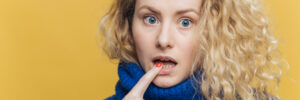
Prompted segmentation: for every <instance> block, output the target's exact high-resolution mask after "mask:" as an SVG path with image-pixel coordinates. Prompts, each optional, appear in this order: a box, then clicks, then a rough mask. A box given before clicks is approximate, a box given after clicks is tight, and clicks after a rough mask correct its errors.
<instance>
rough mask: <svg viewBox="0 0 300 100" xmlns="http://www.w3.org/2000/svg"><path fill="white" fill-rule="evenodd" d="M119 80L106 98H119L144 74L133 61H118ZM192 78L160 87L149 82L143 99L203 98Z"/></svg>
mask: <svg viewBox="0 0 300 100" xmlns="http://www.w3.org/2000/svg"><path fill="white" fill-rule="evenodd" d="M118 74H119V81H118V82H117V85H116V87H115V88H116V94H115V95H113V96H111V97H109V98H107V99H106V100H121V99H122V98H123V97H124V96H125V95H126V94H127V93H128V92H129V91H130V90H131V89H132V88H133V87H134V86H135V84H136V83H137V82H138V80H139V79H140V78H141V77H142V76H143V75H144V74H145V72H144V71H143V69H142V68H141V66H139V65H137V64H134V63H125V62H120V63H119V66H118ZM192 82H193V79H192V78H188V79H186V80H184V81H183V82H181V83H179V84H177V85H175V86H173V87H170V88H160V87H157V86H156V85H154V84H153V83H151V84H150V85H149V87H148V88H147V90H146V92H145V94H144V99H145V100H205V99H204V96H203V95H202V94H201V93H199V92H196V91H195V89H194V88H193V87H192Z"/></svg>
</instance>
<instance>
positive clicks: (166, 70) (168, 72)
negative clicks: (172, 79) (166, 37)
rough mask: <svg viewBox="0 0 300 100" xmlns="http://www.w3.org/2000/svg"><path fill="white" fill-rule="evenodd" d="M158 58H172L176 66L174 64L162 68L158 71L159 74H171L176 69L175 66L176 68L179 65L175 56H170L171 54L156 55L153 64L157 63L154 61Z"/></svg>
mask: <svg viewBox="0 0 300 100" xmlns="http://www.w3.org/2000/svg"><path fill="white" fill-rule="evenodd" d="M157 59H168V60H170V61H172V62H174V63H175V66H173V67H172V68H162V69H161V70H160V72H159V73H158V75H167V74H171V73H172V72H174V71H175V68H176V67H177V65H178V63H177V61H176V60H175V59H174V58H172V57H170V56H156V57H154V58H153V59H152V64H153V66H154V65H155V63H154V61H155V60H157Z"/></svg>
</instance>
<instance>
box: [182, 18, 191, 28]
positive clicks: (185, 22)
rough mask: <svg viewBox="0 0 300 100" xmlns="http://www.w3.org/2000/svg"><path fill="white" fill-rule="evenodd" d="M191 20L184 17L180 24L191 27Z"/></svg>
mask: <svg viewBox="0 0 300 100" xmlns="http://www.w3.org/2000/svg"><path fill="white" fill-rule="evenodd" d="M190 22H191V21H190V20H188V19H183V20H181V22H180V24H181V25H182V26H183V27H189V26H190Z"/></svg>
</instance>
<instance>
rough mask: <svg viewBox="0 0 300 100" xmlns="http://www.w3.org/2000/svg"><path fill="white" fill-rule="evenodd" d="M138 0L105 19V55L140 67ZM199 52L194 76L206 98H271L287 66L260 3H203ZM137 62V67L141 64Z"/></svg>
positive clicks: (121, 4)
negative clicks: (135, 28)
mask: <svg viewBox="0 0 300 100" xmlns="http://www.w3.org/2000/svg"><path fill="white" fill-rule="evenodd" d="M135 2H136V1H135V0H116V1H115V2H114V3H113V5H112V7H111V9H110V10H109V11H108V12H107V13H106V15H105V16H104V17H103V18H102V19H101V22H100V28H101V31H102V32H101V33H103V36H104V38H105V42H104V51H106V53H107V54H108V56H109V57H110V58H111V59H120V60H121V61H127V62H134V63H137V61H138V59H137V56H136V51H135V47H134V41H133V37H132V32H131V21H132V18H133V13H134V7H135ZM200 9H201V11H200V14H201V18H200V19H199V20H200V21H199V25H197V27H199V28H198V29H199V31H198V33H197V34H198V35H199V52H198V54H197V56H196V58H195V61H196V62H195V63H194V65H193V69H195V71H196V72H198V73H196V74H199V75H200V76H201V78H196V77H195V74H192V76H193V78H194V79H195V80H196V82H197V84H199V86H200V87H199V88H198V89H197V90H199V92H202V93H203V94H204V95H205V97H206V98H207V99H208V100H221V99H222V100H265V99H272V98H274V96H276V98H277V99H278V98H279V97H278V95H277V94H274V93H275V92H276V90H277V87H278V84H279V82H280V77H281V72H282V68H283V67H284V65H283V62H284V61H285V60H284V59H283V58H282V57H281V56H280V52H279V51H278V48H277V43H278V42H277V40H276V39H275V38H274V36H273V35H272V34H271V32H270V28H269V22H268V20H267V17H266V15H265V14H264V13H263V10H262V7H261V5H260V3H259V2H258V1H257V0H201V8H200ZM137 64H138V63H137Z"/></svg>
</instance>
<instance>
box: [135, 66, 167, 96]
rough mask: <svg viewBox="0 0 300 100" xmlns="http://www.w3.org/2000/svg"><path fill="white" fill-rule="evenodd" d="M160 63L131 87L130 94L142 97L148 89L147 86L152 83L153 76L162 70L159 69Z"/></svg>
mask: <svg viewBox="0 0 300 100" xmlns="http://www.w3.org/2000/svg"><path fill="white" fill-rule="evenodd" d="M161 65H162V63H161V62H158V63H157V64H156V65H155V67H153V68H152V69H151V70H150V71H148V72H147V73H146V74H145V75H144V76H143V77H142V78H141V79H140V80H139V81H138V83H137V84H136V85H135V86H134V87H133V89H132V90H131V91H130V92H131V93H133V94H135V95H139V96H141V97H143V95H144V93H145V91H146V89H147V88H148V86H149V84H150V83H151V82H152V80H153V79H154V78H155V76H156V75H157V74H158V73H159V71H160V70H161V69H162V67H161Z"/></svg>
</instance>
